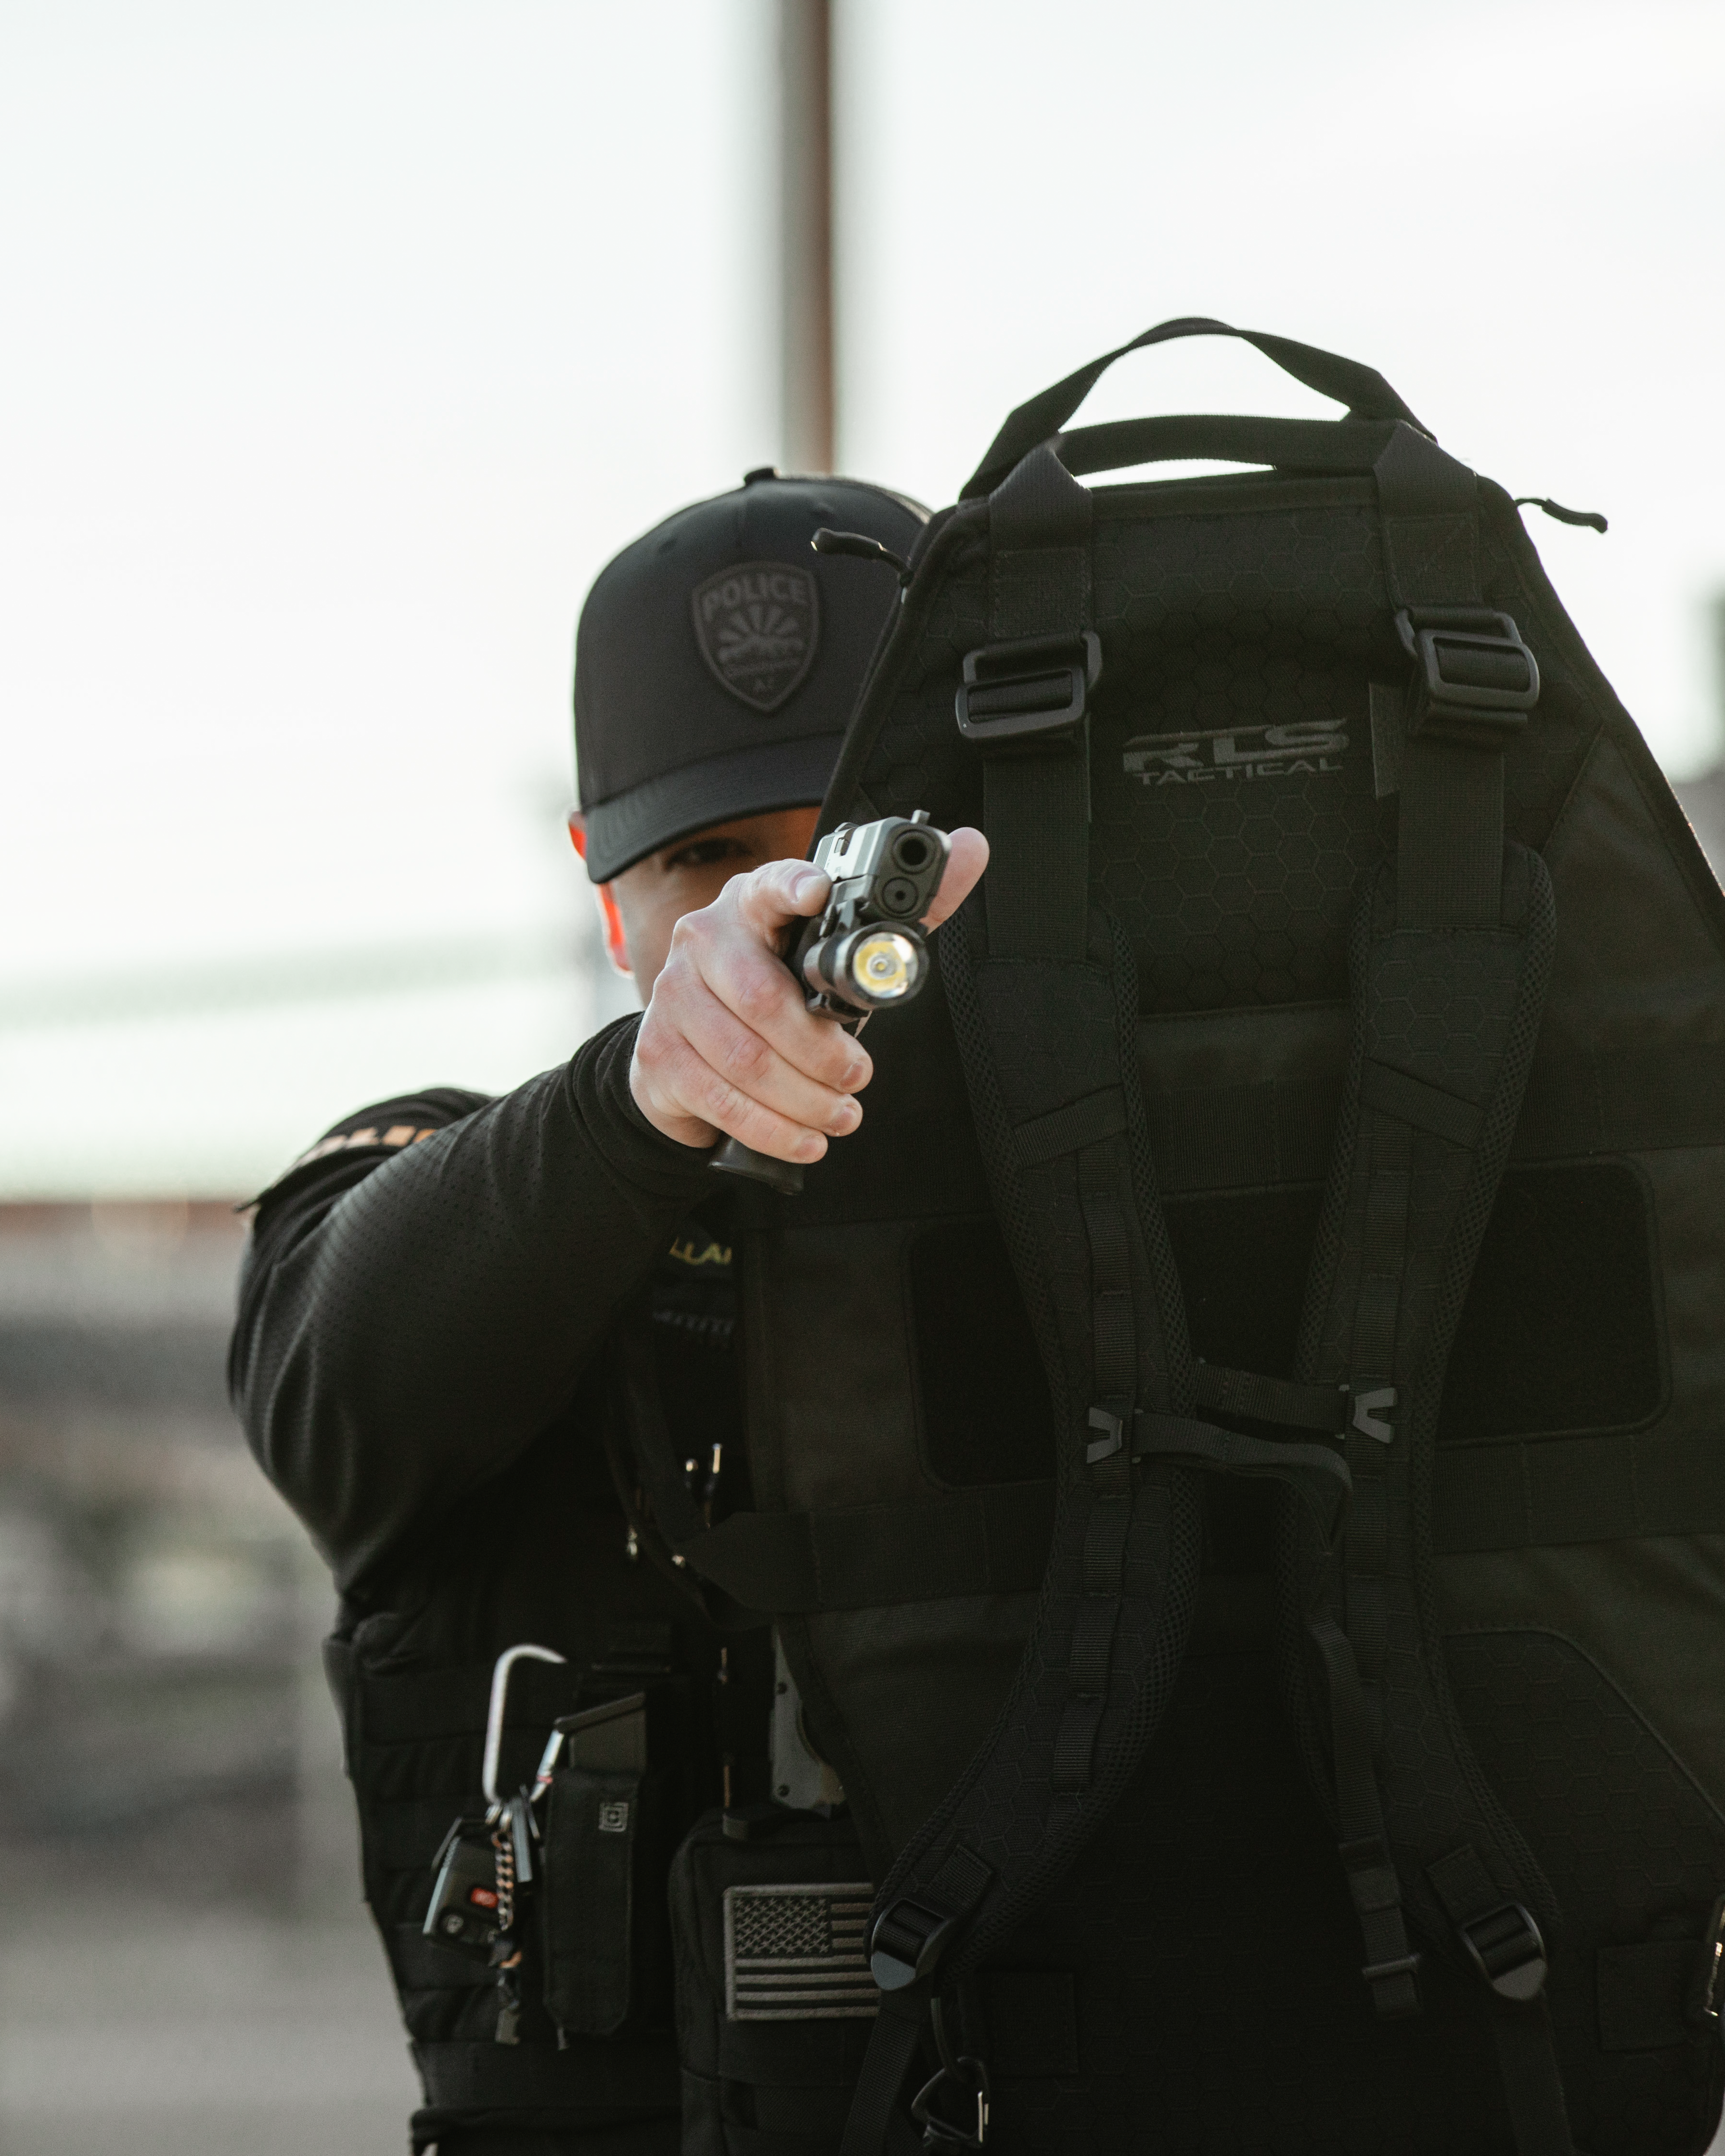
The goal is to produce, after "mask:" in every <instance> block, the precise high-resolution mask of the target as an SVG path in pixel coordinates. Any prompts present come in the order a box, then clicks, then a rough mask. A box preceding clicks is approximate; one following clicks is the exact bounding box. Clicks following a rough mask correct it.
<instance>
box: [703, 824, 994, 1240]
mask: <svg viewBox="0 0 1725 2156" xmlns="http://www.w3.org/2000/svg"><path fill="white" fill-rule="evenodd" d="M951 850H952V841H951V840H950V839H948V838H947V834H946V833H945V832H944V831H937V829H935V827H934V826H933V824H931V823H930V822H929V820H928V811H927V809H926V808H919V809H918V810H917V811H916V814H915V815H914V816H911V817H904V816H883V817H881V818H880V819H879V820H878V821H877V822H875V823H873V824H839V827H838V829H836V830H834V831H829V832H828V834H827V835H826V836H825V838H824V839H822V840H821V842H820V844H819V845H818V846H817V847H816V848H815V850H814V865H815V866H816V868H818V869H820V870H824V872H825V874H826V875H828V876H829V877H830V878H831V880H832V886H833V888H832V894H831V896H829V898H828V900H827V902H826V905H825V906H824V908H823V909H822V911H821V912H820V914H819V916H818V917H817V918H816V919H814V920H813V921H805V922H804V924H803V928H802V931H801V932H800V934H799V935H798V937H797V942H796V946H795V948H794V949H793V952H792V953H791V955H790V957H789V958H788V960H787V963H788V965H789V967H790V969H791V971H792V973H794V974H795V975H796V977H797V979H798V983H799V984H800V985H801V987H802V988H803V995H804V999H805V1001H806V1002H807V1004H808V1007H809V1009H810V1010H811V1011H812V1012H813V1013H814V1014H815V1016H816V1017H818V1018H828V1019H833V1020H834V1022H835V1023H836V1024H839V1025H842V1026H843V1027H844V1028H845V1030H846V1031H847V1032H849V1033H860V1032H861V1031H862V1029H863V1027H864V1026H865V1024H867V1023H868V1021H869V1019H870V1018H871V1017H872V1016H873V1014H875V1012H876V1011H877V1010H888V1009H891V1007H892V1006H893V1005H894V1004H907V1003H909V1002H910V1001H911V998H912V997H913V996H916V995H917V994H919V993H921V991H922V984H923V983H924V982H925V981H926V980H927V978H928V949H927V945H926V944H925V943H924V942H923V940H922V930H921V928H920V927H919V926H918V924H919V923H920V922H921V921H922V916H923V915H924V914H925V913H927V911H928V909H929V907H930V906H932V905H933V903H934V898H935V893H936V892H937V891H938V890H939V889H940V886H941V878H942V875H944V874H945V873H946V867H947V855H948V854H949V853H950V851H951ZM710 1164H711V1166H712V1167H713V1168H716V1169H717V1170H718V1171H719V1173H721V1175H742V1176H747V1177H748V1178H750V1179H751V1180H752V1181H753V1182H756V1183H765V1184H766V1185H767V1187H768V1189H770V1190H776V1191H778V1193H780V1194H781V1196H783V1197H787V1198H794V1197H795V1196H797V1194H798V1193H799V1192H800V1191H801V1189H802V1188H803V1169H802V1167H801V1164H800V1163H798V1162H796V1161H793V1160H777V1159H775V1158H773V1156H772V1155H771V1154H770V1153H762V1152H756V1151H755V1150H754V1148H753V1147H752V1146H746V1145H744V1144H743V1142H742V1140H741V1139H740V1138H726V1139H725V1140H724V1141H723V1142H721V1144H719V1145H717V1146H716V1147H714V1149H713V1154H712V1158H711V1163H710Z"/></svg>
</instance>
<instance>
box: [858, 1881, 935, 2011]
mask: <svg viewBox="0 0 1725 2156" xmlns="http://www.w3.org/2000/svg"><path fill="white" fill-rule="evenodd" d="M952 1922H953V1920H952V1917H943V1916H942V1915H941V1914H940V1912H939V1911H938V1910H936V1909H925V1908H924V1907H923V1906H922V1903H921V1902H894V1903H893V1905H892V1907H891V1908H890V1909H887V1910H886V1911H884V1912H882V1914H881V1915H880V1917H878V1918H877V1919H876V1920H875V1929H874V1933H873V1935H872V1936H871V1938H870V1940H869V1969H870V1973H871V1974H873V1976H874V1979H875V1983H876V1984H879V1985H880V1989H882V1990H883V1991H902V1990H903V1989H905V1987H906V1985H907V1984H915V1983H916V1980H917V1979H918V1978H919V1977H924V1976H927V1974H928V1973H929V1971H930V1970H931V1969H932V1968H933V1967H934V1965H935V1963H937V1961H938V1960H939V1959H940V1958H941V1953H942V1949H943V1948H944V1947H945V1946H946V1943H947V1935H948V1934H949V1933H951V1931H952Z"/></svg>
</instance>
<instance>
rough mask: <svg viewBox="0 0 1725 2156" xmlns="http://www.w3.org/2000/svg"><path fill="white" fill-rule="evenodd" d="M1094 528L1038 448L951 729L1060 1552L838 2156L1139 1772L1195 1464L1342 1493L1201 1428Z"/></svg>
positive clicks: (1020, 475) (901, 1962)
mask: <svg viewBox="0 0 1725 2156" xmlns="http://www.w3.org/2000/svg"><path fill="white" fill-rule="evenodd" d="M1089 537H1090V499H1089V496H1088V495H1087V494H1086V490H1084V489H1083V488H1082V487H1081V486H1080V485H1078V484H1077V483H1076V481H1075V480H1073V479H1072V478H1071V477H1070V475H1069V474H1068V473H1066V472H1065V470H1063V469H1062V467H1061V466H1060V464H1059V462H1058V461H1057V459H1055V455H1054V454H1053V452H1052V450H1051V449H1048V448H1046V447H1044V448H1040V449H1036V450H1034V452H1033V453H1032V454H1030V455H1029V456H1028V457H1027V458H1025V459H1024V462H1023V463H1022V464H1021V465H1019V468H1018V469H1017V470H1015V471H1014V473H1013V475H1012V476H1011V478H1010V479H1009V480H1008V481H1007V482H1006V483H1005V485H1003V486H1002V487H1001V488H1000V489H999V491H998V492H997V493H996V494H995V495H993V497H992V498H991V501H990V623H989V626H990V629H991V630H992V632H993V641H992V642H991V643H990V644H988V645H986V646H984V647H983V648H982V649H980V650H978V651H976V652H973V653H972V654H971V655H970V657H969V659H968V660H967V661H966V664H965V670H964V671H965V686H964V688H963V690H961V691H960V693H959V696H958V700H957V719H958V724H959V727H960V730H961V731H963V733H964V734H965V735H966V737H967V738H968V739H969V740H970V741H972V742H973V743H974V744H975V745H976V746H977V747H978V748H979V749H980V750H981V752H983V755H984V757H985V758H986V763H985V801H986V809H985V817H986V821H987V823H988V838H989V842H990V846H991V849H992V851H991V857H990V865H989V870H988V875H987V877H986V878H985V879H984V882H983V888H982V890H981V891H979V892H978V894H977V895H976V896H973V898H972V899H971V900H970V901H968V903H967V905H966V906H964V908H963V910H962V911H961V912H960V914H959V915H958V916H957V918H956V919H955V920H953V921H950V922H948V924H947V927H945V928H944V929H943V930H942V933H941V937H940V946H939V947H940V952H941V962H942V974H943V978H944V979H945V983H946V988H947V1003H948V1006H949V1008H950V1009H951V1011H952V1020H953V1025H954V1029H955V1031H956V1033H957V1040H958V1046H959V1052H960V1055H961V1058H962V1060H963V1065H964V1069H965V1075H966V1080H967V1083H968V1087H969V1091H970V1097H971V1107H972V1113H973V1118H974V1121H975V1124H976V1128H977V1132H978V1138H979V1140H980V1142H981V1146H982V1150H983V1158H984V1159H985V1161H986V1162H987V1163H988V1173H989V1178H990V1182H991V1184H992V1188H993V1197H994V1204H995V1209H996V1212H997V1214H998V1215H999V1219H1000V1222H1001V1225H1002V1229H1003V1231H1004V1235H1005V1238H1006V1241H1007V1245H1008V1248H1009V1251H1010V1253H1011V1255H1012V1259H1013V1263H1014V1270H1015V1271H1016V1272H1017V1275H1018V1277H1019V1285H1020V1286H1021V1288H1022V1289H1023V1291H1024V1300H1025V1304H1026V1307H1027V1309H1028V1310H1029V1314H1030V1317H1031V1322H1032V1323H1033V1325H1034V1328H1035V1332H1036V1335H1037V1340H1038V1344H1039V1346H1040V1350H1041V1353H1042V1358H1043V1362H1044V1364H1045V1368H1046V1369H1047V1372H1048V1376H1049V1385H1050V1398H1051V1399H1052V1401H1053V1404H1054V1408H1055V1420H1056V1446H1057V1455H1056V1456H1057V1462H1058V1483H1057V1487H1058V1499H1057V1506H1056V1511H1055V1522H1054V1533H1053V1543H1052V1548H1051V1553H1050V1560H1049V1566H1048V1571H1047V1573H1046V1576H1045V1579H1044V1582H1043V1587H1042V1594H1041V1597H1040V1602H1039V1604H1038V1609H1037V1612H1036V1616H1035V1620H1034V1625H1033V1627H1032V1630H1031V1634H1030V1637H1029V1640H1028V1642H1027V1644H1026V1646H1025V1649H1024V1655H1023V1659H1022V1661H1021V1662H1020V1664H1019V1670H1018V1673H1017V1675H1016V1676H1015V1678H1014V1683H1013V1686H1012V1690H1011V1692H1010V1694H1009V1697H1008V1699H1007V1702H1006V1703H1005V1705H1004V1707H1003V1708H1002V1710H1001V1712H1000V1714H999V1718H998V1720H997V1722H996V1723H995V1726H994V1728H993V1731H992V1732H991V1733H990V1735H989V1737H988V1739H987V1741H986V1742H985V1743H983V1746H982V1747H981V1748H980V1749H979V1750H978V1753H977V1754H976V1756H975V1757H974V1758H973V1759H972V1761H971V1762H970V1763H969V1764H968V1767H967V1768H966V1769H965V1771H964V1773H963V1774H962V1775H961V1776H960V1778H959V1779H958V1781H957V1783H956V1784H954V1786H953V1787H952V1789H951V1790H950V1791H949V1792H948V1794H947V1797H946V1799H944V1801H943V1802H942V1804H941V1805H940V1807H939V1808H938V1809H937V1811H936V1812H935V1813H934V1815H932V1817H931V1818H930V1819H929V1820H927V1822H926V1823H925V1824H924V1825H923V1826H922V1829H921V1830H919V1831H918V1832H917V1833H916V1835H914V1836H913V1837H912V1838H911V1841H910V1842H909V1843H908V1844H907V1845H906V1847H905V1849H904V1850H903V1851H901V1855H900V1856H899V1859H898V1861H897V1862H896V1865H895V1866H894V1867H893V1869H892V1871H891V1875H890V1876H889V1877H888V1878H887V1880H886V1883H885V1885H884V1886H882V1888H881V1890H880V1895H879V1897H878V1898H877V1901H876V1903H875V1909H876V1914H875V1922H874V1925H873V1928H872V1930H871V1933H870V1945H871V1959H872V1966H873V1969H874V1974H875V1979H876V1981H877V1982H878V1983H879V1984H880V1986H881V1989H882V1990H883V1992H885V1993H886V1994H888V1998H889V2001H890V2002H892V2003H891V2005H890V2010H889V2011H888V2012H887V2013H886V2014H883V2015H882V2017H881V2021H880V2025H879V2027H878V2028H877V2031H876V2037H875V2043H874V2044H873V2045H871V2049H870V2068H868V2069H865V2073H864V2076H863V2077H862V2080H861V2082H860V2083H859V2090H858V2095H857V2098H856V2101H855V2104H854V2105H853V2107H852V2111H851V2114H850V2120H849V2122H848V2123H847V2126H846V2130H845V2141H844V2148H843V2156H877V2152H878V2151H879V2150H880V2148H882V2147H883V2145H884V2144H885V2143H886V2140H887V2138H889V2136H890V2132H891V2116H892V2106H893V2104H894V2102H895V2101H896V2096H897V2093H898V2082H899V2079H900V2078H901V2076H902V2072H903V2070H904V2067H905V2066H906V2065H907V2063H908V2058H909V2056H910V2049H909V2047H910V2042H911V2039H910V2037H909V2036H908V2035H906V2026H907V2017H908V2016H911V2015H912V2013H913V2010H915V2009H916V2006H917V2002H918V2000H919V1998H921V1999H926V1998H927V1996H928V1995H929V1994H931V1993H932V1992H933V1991H934V1990H935V1989H937V1988H938V1989H944V1988H945V1987H946V1986H947V1985H948V1984H951V1983H952V1982H953V1981H955V1980H956V1979H958V1978H960V1977H962V1976H963V1975H964V1974H966V1973H968V1971H969V1970H971V1969H974V1968H975V1967H976V1966H977V1964H978V1963H979V1962H981V1961H982V1960H983V1958H984V1957H985V1956H986V1955H987V1954H988V1953H990V1952H991V1951H992V1950H993V1948H996V1947H997V1946H999V1944H1000V1943H1002V1942H1003V1941H1004V1939H1005V1938H1008V1937H1009V1934H1010V1933H1012V1932H1013V1931H1014V1930H1015V1929H1016V1928H1018V1926H1019V1924H1020V1923H1021V1922H1023V1921H1024V1917H1025V1916H1026V1915H1027V1914H1028V1913H1029V1912H1030V1910H1031V1909H1032V1908H1034V1907H1035V1906H1036V1904H1037V1903H1038V1902H1040V1900H1041V1899H1042V1897H1044V1896H1045V1894H1046V1893H1047V1892H1049V1891H1050V1888H1052V1887H1053V1886H1055V1883H1056V1882H1057V1881H1059V1879H1060V1876H1062V1874H1063V1873H1064V1872H1065V1870H1066V1869H1067V1867H1068V1866H1070V1864H1071V1862H1072V1861H1073V1860H1074V1859H1075V1858H1076V1856H1077V1855H1078V1854H1079V1852H1080V1851H1081V1850H1082V1848H1083V1847H1084V1845H1085V1844H1086V1842H1087V1841H1088V1840H1089V1839H1090V1838H1091V1835H1092V1834H1093V1833H1094V1832H1095V1831H1096V1828H1097V1826H1098V1825H1100V1823H1101V1820H1103V1818H1104V1817H1105V1816H1106V1814H1107V1813H1108V1811H1109V1810H1110V1809H1111V1807H1112V1806H1113V1804H1115V1802H1116V1801H1117V1799H1118V1798H1119V1796H1120V1795H1121V1794H1122V1790H1123V1789H1124V1788H1125V1786H1126V1784H1127V1781H1128V1779H1130V1777H1131V1776H1132V1774H1133V1773H1134V1772H1135V1770H1136V1769H1137V1766H1138V1764H1139V1763H1140V1762H1141V1760H1142V1758H1143V1756H1144V1753H1145V1751H1146V1749H1147V1746H1148V1744H1149V1743H1150V1741H1151V1738H1152V1737H1153V1734H1154V1732H1155V1730H1156V1728H1157V1727H1158V1724H1159V1722H1161V1719H1162V1717H1163V1712H1164V1711H1165V1709H1166V1707H1167V1705H1168V1699H1169V1697H1170V1696H1171V1694H1172V1692H1173V1686H1174V1683H1175V1680H1176V1678H1177V1677H1178V1673H1179V1669H1180V1666H1181V1663H1182V1661H1183V1659H1184V1655H1185V1650H1186V1643H1187V1639H1188V1636H1189V1631H1190V1627H1191V1620H1192V1613H1193V1608H1194V1602H1195V1599H1196V1594H1197V1584H1198V1571H1199V1553H1200V1543H1201V1536H1202V1514H1201V1492H1200V1486H1199V1481H1198V1477H1197V1476H1196V1474H1194V1472H1193V1471H1192V1470H1193V1469H1194V1468H1214V1469H1219V1470H1222V1471H1226V1472H1230V1473H1246V1474H1260V1473H1272V1474H1276V1475H1277V1476H1282V1477H1284V1478H1286V1479H1291V1480H1292V1481H1294V1482H1295V1484H1296V1487H1297V1488H1298V1489H1299V1491H1300V1492H1301V1496H1304V1497H1305V1498H1306V1499H1307V1502H1308V1505H1309V1507H1310V1509H1311V1512H1312V1517H1313V1522H1314V1526H1313V1533H1314V1536H1315V1537H1316V1538H1317V1541H1318V1542H1319V1543H1328V1542H1330V1541H1332V1540H1333V1538H1334V1535H1335V1533H1336V1531H1337V1526H1338V1522H1339V1518H1340V1515H1341V1512H1342V1509H1343V1504H1344V1501H1345V1498H1346V1494H1347V1472H1346V1468H1345V1466H1344V1464H1343V1461H1342V1460H1341V1459H1340V1457H1339V1455H1337V1453H1335V1452H1334V1451H1333V1450H1332V1449H1330V1448H1329V1447H1327V1446H1325V1445H1277V1444H1276V1443H1273V1442H1269V1441H1266V1440H1260V1439H1254V1438H1250V1437H1247V1436H1244V1435H1240V1433H1238V1432H1235V1431H1231V1430H1220V1429H1217V1428H1215V1427H1214V1426H1213V1425H1211V1424H1208V1423H1206V1422H1204V1421H1202V1420H1200V1419H1199V1418H1198V1417H1197V1415H1196V1414H1195V1413H1194V1409H1195V1405H1196V1395H1195V1389H1194V1369H1193V1363H1192V1357H1191V1351H1190V1347H1189V1342H1188V1337H1187V1332H1186V1322H1185V1315H1184V1309H1183V1301H1182V1297H1181V1293H1180V1286H1179V1276H1178V1272H1177V1270H1176V1269H1175V1265H1174V1261H1173V1250H1172V1247H1171V1245H1170V1244H1169V1242H1168V1234H1167V1229H1166V1226H1165V1224H1164V1222H1163V1217H1162V1213H1161V1209H1160V1206H1159V1204H1158V1200H1157V1196H1156V1191H1155V1187H1154V1176H1153V1169H1152V1167H1151V1158H1150V1147H1149V1142H1148V1135H1147V1123H1146V1116H1145V1112H1144V1105H1143V1100H1142V1091H1141V1086H1140V1080H1139V1075H1138V1067H1137V1018H1138V991H1137V972H1136V968H1135V966H1134V963H1133V960H1132V952H1131V950H1130V948H1129V947H1128V946H1127V943H1126V941H1125V938H1124V937H1123V936H1122V934H1121V933H1120V932H1119V931H1118V929H1117V927H1115V926H1114V924H1113V923H1111V921H1107V920H1106V918H1105V917H1104V916H1101V914H1099V913H1096V912H1095V911H1092V910H1091V907H1090V906H1089V903H1088V890H1089V875H1088V852H1089V820H1090V807H1089V769H1088V739H1087V727H1088V721H1087V713H1086V701H1087V694H1088V689H1089V687H1090V685H1091V683H1092V682H1093V681H1094V680H1095V679H1096V670H1097V667H1098V665H1099V662H1100V653H1099V651H1098V649H1097V648H1096V638H1095V636H1094V634H1093V633H1092V632H1091V630H1090V629H1089V626H1088V621H1089V603H1090V552H1089ZM901 2054H902V2056H901ZM883 2061H884V2062H885V2063H883ZM894 2061H896V2064H895V2063H893V2062H894ZM877 2069H878V2070H877Z"/></svg>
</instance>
